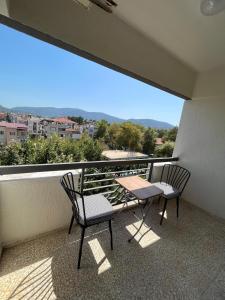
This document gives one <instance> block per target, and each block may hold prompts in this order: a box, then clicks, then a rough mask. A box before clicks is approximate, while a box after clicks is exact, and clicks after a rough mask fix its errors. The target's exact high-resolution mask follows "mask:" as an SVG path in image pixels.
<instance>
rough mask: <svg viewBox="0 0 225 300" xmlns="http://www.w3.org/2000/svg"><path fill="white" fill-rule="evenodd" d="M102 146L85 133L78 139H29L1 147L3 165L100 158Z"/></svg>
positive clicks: (0, 159)
mask: <svg viewBox="0 0 225 300" xmlns="http://www.w3.org/2000/svg"><path fill="white" fill-rule="evenodd" d="M101 152H102V146H101V144H100V143H99V141H97V140H96V141H95V140H93V139H92V138H90V137H89V136H88V135H86V134H84V135H83V136H82V138H81V139H80V140H78V141H74V140H72V139H63V138H61V137H59V136H57V135H52V136H51V137H50V138H47V139H45V138H43V137H39V138H35V139H28V140H27V141H25V142H24V143H11V144H9V145H8V146H5V147H1V148H0V164H1V165H18V164H43V163H61V162H73V161H81V160H99V159H100V158H101Z"/></svg>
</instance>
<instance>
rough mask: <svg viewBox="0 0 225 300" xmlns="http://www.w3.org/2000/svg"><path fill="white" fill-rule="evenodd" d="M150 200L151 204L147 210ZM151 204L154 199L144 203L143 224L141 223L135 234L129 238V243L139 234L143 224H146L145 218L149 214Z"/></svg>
mask: <svg viewBox="0 0 225 300" xmlns="http://www.w3.org/2000/svg"><path fill="white" fill-rule="evenodd" d="M148 202H150V203H149V206H148V207H147V209H146V211H145V207H146V206H147V204H148ZM151 204H152V201H150V200H146V202H145V204H144V207H143V209H142V221H141V224H140V226H139V228H138V230H137V231H136V232H135V234H134V235H133V236H132V237H131V238H130V239H129V240H128V242H129V243H130V242H131V241H132V240H133V239H134V238H135V236H136V235H137V234H138V232H139V231H140V230H141V227H142V225H143V224H144V222H145V219H146V217H147V215H148V212H149V210H150V207H151ZM150 229H151V228H150Z"/></svg>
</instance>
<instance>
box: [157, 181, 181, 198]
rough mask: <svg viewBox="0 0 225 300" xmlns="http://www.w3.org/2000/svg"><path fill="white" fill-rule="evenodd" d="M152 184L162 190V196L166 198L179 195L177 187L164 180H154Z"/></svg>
mask: <svg viewBox="0 0 225 300" xmlns="http://www.w3.org/2000/svg"><path fill="white" fill-rule="evenodd" d="M154 185H155V186H157V187H158V188H160V189H161V190H163V197H164V198H166V199H172V198H176V197H178V196H179V195H180V192H179V191H178V190H177V189H175V188H174V187H172V186H171V185H169V184H167V183H165V182H156V183H154Z"/></svg>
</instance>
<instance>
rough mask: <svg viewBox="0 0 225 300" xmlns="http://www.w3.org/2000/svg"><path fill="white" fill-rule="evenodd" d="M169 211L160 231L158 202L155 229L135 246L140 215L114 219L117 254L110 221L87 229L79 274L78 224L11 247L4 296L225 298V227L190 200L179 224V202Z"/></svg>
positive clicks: (1, 274) (0, 289) (0, 288)
mask: <svg viewBox="0 0 225 300" xmlns="http://www.w3.org/2000/svg"><path fill="white" fill-rule="evenodd" d="M168 206H169V207H168V211H167V216H166V218H167V219H165V220H164V223H163V226H159V220H160V215H159V209H158V205H157V204H155V205H153V207H152V211H151V214H150V216H149V219H148V220H147V221H146V225H150V224H151V226H152V230H149V228H148V226H146V227H144V228H143V230H142V232H141V234H142V239H141V240H140V237H141V236H140V235H139V236H138V237H137V239H136V240H134V241H133V242H132V243H131V244H129V243H128V242H127V239H128V238H129V237H130V235H131V233H133V232H134V230H135V227H136V226H137V225H138V223H139V221H138V219H137V217H135V216H134V215H133V214H132V211H126V212H121V213H120V214H118V215H115V219H114V222H113V233H114V250H113V251H111V250H110V241H109V233H108V230H107V229H106V226H107V224H103V225H99V226H94V227H92V228H90V229H88V232H87V235H88V236H87V237H86V239H85V243H84V248H83V256H82V264H81V270H79V271H77V269H76V264H77V254H78V246H79V234H80V229H79V227H74V228H73V232H72V234H71V235H70V236H68V235H67V232H66V231H65V230H62V231H59V232H57V233H52V234H49V235H47V236H45V237H42V238H40V239H36V240H34V241H31V242H27V243H24V244H21V245H19V246H16V247H13V248H10V249H7V250H5V251H4V253H3V256H2V260H1V264H0V267H1V271H0V299H1V300H3V299H67V300H68V299H202V300H207V299H210V300H211V299H225V225H224V223H222V222H219V221H218V220H216V219H214V218H212V217H210V216H209V215H207V214H205V213H204V212H202V211H201V210H199V209H197V208H195V207H193V206H190V205H188V204H187V203H183V204H182V207H181V216H180V220H179V221H178V222H177V221H176V218H175V207H174V204H173V201H172V202H171V203H169V205H168ZM138 213H139V211H138V209H137V215H138Z"/></svg>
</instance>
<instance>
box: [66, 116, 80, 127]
mask: <svg viewBox="0 0 225 300" xmlns="http://www.w3.org/2000/svg"><path fill="white" fill-rule="evenodd" d="M68 119H69V120H71V121H73V122H76V123H78V124H79V125H82V124H83V123H84V118H82V117H81V116H79V117H74V116H71V117H70V116H69V117H68Z"/></svg>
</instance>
